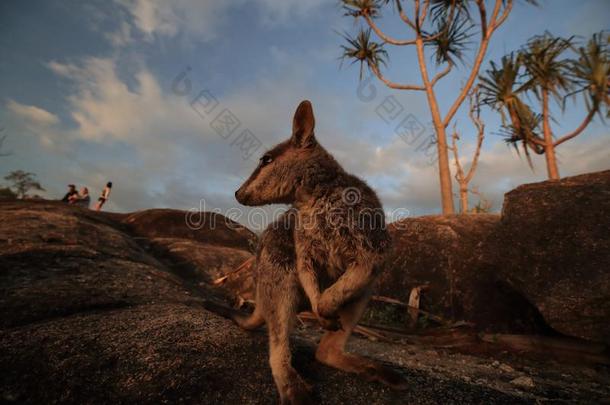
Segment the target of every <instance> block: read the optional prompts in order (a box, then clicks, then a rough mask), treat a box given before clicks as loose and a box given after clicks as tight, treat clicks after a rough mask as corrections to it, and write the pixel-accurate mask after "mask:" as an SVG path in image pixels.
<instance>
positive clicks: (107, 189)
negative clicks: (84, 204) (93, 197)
mask: <svg viewBox="0 0 610 405" xmlns="http://www.w3.org/2000/svg"><path fill="white" fill-rule="evenodd" d="M110 190H112V182H111V181H109V182H108V183H107V184H106V187H104V190H103V191H102V195H101V196H100V198H98V199H97V204H96V206H95V210H96V211H99V210H101V209H102V206H103V205H104V204H105V203H106V201H107V200H108V197H110Z"/></svg>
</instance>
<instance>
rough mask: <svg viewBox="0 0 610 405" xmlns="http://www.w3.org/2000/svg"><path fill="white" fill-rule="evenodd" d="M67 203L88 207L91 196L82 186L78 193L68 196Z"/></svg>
mask: <svg viewBox="0 0 610 405" xmlns="http://www.w3.org/2000/svg"><path fill="white" fill-rule="evenodd" d="M69 203H70V204H74V205H78V206H79V207H84V208H89V204H90V203H91V197H90V196H89V189H88V188H87V187H83V188H82V189H81V190H80V193H77V194H75V195H73V196H71V197H70V198H69Z"/></svg>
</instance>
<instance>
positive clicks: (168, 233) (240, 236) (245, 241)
mask: <svg viewBox="0 0 610 405" xmlns="http://www.w3.org/2000/svg"><path fill="white" fill-rule="evenodd" d="M122 222H123V223H125V224H127V225H128V226H129V229H130V230H131V232H132V233H134V234H135V235H138V236H141V237H146V238H148V239H154V238H180V239H188V240H191V241H195V242H201V243H206V244H209V245H222V246H229V247H234V248H239V249H243V250H251V251H254V249H255V248H256V242H257V237H256V235H255V234H254V232H252V231H250V230H249V229H248V228H246V227H245V226H243V225H241V224H239V223H237V222H235V221H233V220H231V219H229V218H227V217H225V216H223V215H221V214H218V213H215V212H207V211H206V212H195V211H193V212H190V211H187V212H185V211H180V210H173V209H150V210H144V211H139V212H136V213H133V214H131V215H129V216H127V217H126V218H124V219H123V221H122Z"/></svg>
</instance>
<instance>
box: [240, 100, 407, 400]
mask: <svg viewBox="0 0 610 405" xmlns="http://www.w3.org/2000/svg"><path fill="white" fill-rule="evenodd" d="M313 129H314V117H313V110H312V107H311V104H310V103H309V101H304V102H302V103H301V104H300V105H299V107H298V108H297V111H296V113H295V117H294V124H293V133H292V137H291V138H290V139H289V140H288V141H285V142H283V143H280V144H279V145H277V146H276V147H274V148H273V149H271V150H270V151H268V152H267V153H265V154H264V155H263V157H262V158H261V163H260V164H259V166H258V167H257V168H256V170H255V171H254V172H253V173H252V175H251V176H250V178H249V179H248V180H247V181H246V182H245V183H244V184H243V185H242V186H241V187H240V189H239V190H238V191H237V192H236V193H235V196H236V198H237V200H238V201H239V202H240V203H242V204H245V205H263V204H274V203H284V204H291V205H292V209H290V210H289V211H287V212H286V213H285V214H284V215H283V216H282V217H280V218H279V219H278V220H277V221H275V222H274V223H272V224H271V225H269V227H268V228H267V229H266V230H265V232H264V233H263V235H262V237H261V241H260V245H259V249H258V253H257V263H256V276H257V296H256V305H257V307H256V310H255V312H254V314H253V315H252V316H251V318H250V319H248V320H244V319H237V322H238V323H239V324H240V325H242V326H245V327H253V326H257V325H260V324H261V323H262V321H263V320H264V322H265V323H266V324H267V327H268V330H269V346H270V365H271V370H272V373H273V378H274V380H275V383H276V385H277V388H278V391H279V394H280V399H281V402H282V403H291V404H296V403H307V402H309V391H310V387H309V386H308V385H307V384H306V383H305V382H304V381H303V380H302V378H301V377H300V376H299V375H298V373H297V372H296V371H295V370H294V368H293V367H292V365H291V356H290V348H289V335H290V331H291V328H292V326H293V324H294V320H295V318H296V313H297V309H298V306H299V304H300V303H301V301H302V298H303V295H305V296H306V297H307V298H308V300H309V303H310V304H311V308H312V310H313V312H314V313H315V314H316V315H317V316H318V319H319V320H320V323H321V325H322V326H323V327H324V328H325V329H327V332H326V334H325V335H324V336H323V337H322V340H321V341H320V345H319V347H318V350H317V352H316V359H318V360H319V361H320V362H322V363H324V364H326V365H329V366H331V367H336V368H339V369H341V370H345V371H348V372H353V373H358V374H361V375H362V376H363V377H365V378H367V379H369V380H377V381H381V382H384V383H386V384H389V385H391V386H393V387H395V388H402V387H404V385H405V381H404V380H403V379H402V377H401V376H400V375H398V374H397V373H395V372H394V371H392V370H391V369H389V368H387V367H384V366H383V365H381V364H379V363H377V362H374V361H373V360H370V359H366V358H363V357H360V356H356V355H352V354H347V353H345V351H344V348H345V344H346V342H347V339H348V338H349V336H350V334H351V332H352V330H353V329H354V327H355V326H356V324H357V322H358V320H359V319H360V316H361V315H362V313H363V311H364V309H365V307H366V305H367V303H368V300H369V296H370V291H371V286H372V284H373V281H374V280H375V277H376V276H377V273H378V270H379V268H380V266H381V262H382V261H383V257H384V254H385V252H386V251H387V249H388V247H389V245H390V238H389V236H388V233H387V231H386V229H385V222H384V215H383V210H382V208H381V203H380V202H379V199H378V198H377V196H376V194H375V192H374V191H373V190H371V188H370V187H369V186H368V185H367V184H366V183H364V182H363V181H362V180H360V179H358V178H357V177H355V176H352V175H350V174H348V173H346V172H345V171H344V170H343V168H342V167H341V166H340V165H339V164H338V163H337V162H336V161H335V159H334V158H333V157H332V156H331V155H330V154H329V153H328V152H327V151H326V150H325V149H324V148H323V147H322V146H321V145H320V144H319V143H318V142H317V140H316V138H315V136H314V133H313ZM303 293H304V294H303Z"/></svg>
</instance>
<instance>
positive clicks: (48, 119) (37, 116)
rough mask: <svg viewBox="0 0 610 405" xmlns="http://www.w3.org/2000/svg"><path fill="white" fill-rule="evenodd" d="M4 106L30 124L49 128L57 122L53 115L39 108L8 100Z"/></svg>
mask: <svg viewBox="0 0 610 405" xmlns="http://www.w3.org/2000/svg"><path fill="white" fill-rule="evenodd" d="M6 106H7V108H8V109H9V110H10V111H12V112H13V113H14V114H16V115H17V116H19V117H21V118H23V119H25V120H27V121H28V122H29V123H32V124H36V125H42V126H50V125H55V124H57V123H58V122H59V118H57V116H56V115H55V114H52V113H50V112H48V111H47V110H44V109H42V108H40V107H36V106H33V105H25V104H20V103H18V102H16V101H14V100H9V101H8V103H7V105H6Z"/></svg>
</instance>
